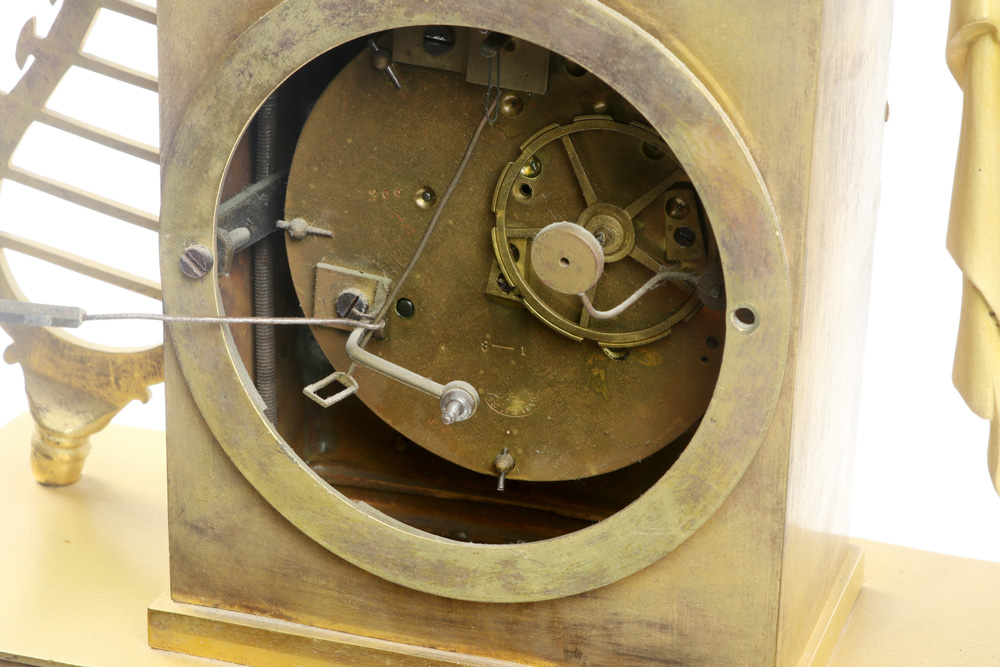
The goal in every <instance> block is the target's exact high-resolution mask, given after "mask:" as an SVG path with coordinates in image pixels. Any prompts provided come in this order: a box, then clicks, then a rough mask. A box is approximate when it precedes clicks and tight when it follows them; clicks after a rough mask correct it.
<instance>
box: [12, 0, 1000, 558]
mask: <svg viewBox="0 0 1000 667" xmlns="http://www.w3.org/2000/svg"><path fill="white" fill-rule="evenodd" d="M61 1H62V0H60V3H59V4H61ZM59 4H57V6H56V8H55V9H58V7H59ZM149 4H155V3H153V2H150V3H149ZM948 10H949V7H948V3H947V2H946V1H944V0H938V1H937V2H920V1H914V0H902V1H901V2H898V3H897V6H896V10H895V20H894V25H893V36H892V52H891V61H890V77H889V102H890V106H891V117H890V120H889V122H888V123H887V125H886V127H885V145H884V156H883V168H882V202H881V208H880V213H879V222H878V231H877V236H876V243H875V260H874V278H873V285H872V295H871V310H870V315H869V334H868V342H867V350H866V353H865V357H864V372H865V375H864V386H863V389H862V394H861V397H860V398H861V420H860V425H859V434H858V445H857V461H856V468H855V491H854V498H853V502H854V518H853V522H852V527H851V532H852V534H854V535H858V536H861V537H866V538H871V539H876V540H881V541H885V542H892V543H898V544H904V545H907V546H913V547H917V548H921V549H928V550H933V551H940V552H945V553H952V554H958V555H965V556H970V557H975V558H983V559H988V560H993V561H1000V531H998V530H997V526H998V525H1000V499H998V498H997V495H996V493H995V492H994V490H993V488H992V485H991V483H990V481H989V476H988V474H987V472H986V441H987V435H988V424H987V423H986V422H984V421H982V420H980V419H978V418H977V417H975V416H974V415H972V414H971V413H970V412H969V411H968V410H967V408H966V407H965V405H964V403H963V402H962V400H961V398H960V397H959V396H958V394H957V392H956V391H955V390H954V388H953V387H952V384H951V363H952V356H953V346H954V342H955V334H956V331H957V322H958V309H959V298H960V288H961V274H960V273H959V271H958V270H957V269H956V268H955V266H954V264H953V262H952V261H951V258H950V257H949V256H948V254H947V252H946V251H945V249H944V239H945V229H946V225H947V219H948V201H949V197H950V191H951V181H952V175H953V169H954V156H955V150H956V146H957V140H958V128H959V122H960V117H961V94H960V91H959V90H958V87H957V85H956V84H955V82H954V81H953V80H952V78H951V76H950V74H949V73H948V71H947V68H946V67H945V62H944V46H945V40H946V37H947V27H948V25H947V24H948ZM53 12H54V9H53V8H52V7H50V5H49V3H48V2H47V0H14V2H11V0H5V2H4V3H3V6H2V7H0V90H9V89H10V87H11V85H12V82H13V81H14V80H16V78H17V76H18V72H17V70H16V68H14V65H13V60H14V59H13V52H14V44H15V42H16V39H17V35H18V33H19V31H20V29H21V26H22V25H23V24H24V22H25V21H26V20H27V19H28V18H29V17H30V16H32V15H33V14H35V13H38V15H39V17H40V23H39V32H40V33H42V32H44V30H45V29H46V27H45V20H44V19H45V18H46V17H51V16H52V15H53ZM114 18H115V17H113V16H111V17H103V18H102V19H101V21H100V22H99V23H98V25H97V26H95V29H94V31H93V33H92V34H91V37H90V39H89V41H88V44H87V47H86V48H87V50H90V51H92V52H94V53H95V54H97V55H102V56H103V57H107V58H110V59H112V60H116V61H119V62H123V63H126V64H129V65H130V66H132V67H135V68H137V69H140V70H143V71H148V72H150V73H155V67H156V61H155V35H154V34H153V31H152V29H151V28H150V27H148V26H143V25H141V24H137V23H135V22H126V24H125V25H121V24H119V23H116V22H115V20H114ZM50 20H51V19H50ZM122 27H125V30H124V31H123V30H121V28H122ZM112 36H113V37H112ZM75 76H76V78H75V79H74V80H73V81H68V80H67V81H66V82H64V84H63V86H62V87H61V89H60V91H58V92H57V95H56V96H55V97H54V98H53V100H52V101H50V106H53V107H55V108H60V109H62V108H66V109H69V108H73V109H74V110H75V111H74V113H75V114H77V115H80V117H81V118H82V119H83V120H87V121H88V122H91V123H94V124H97V125H103V126H105V127H107V128H109V129H113V130H114V131H116V132H119V133H122V134H125V135H127V136H131V137H133V138H136V139H139V140H142V141H145V142H147V143H151V144H154V145H155V144H156V119H155V114H156V111H155V109H156V101H155V96H154V95H152V94H146V93H142V92H141V91H135V90H134V89H133V90H123V89H122V88H123V87H121V86H118V87H115V86H111V87H110V88H108V89H107V90H105V89H103V88H98V87H97V86H98V84H99V82H97V81H95V80H94V79H93V77H92V76H87V75H86V73H80V72H77V73H76V75H75ZM116 88H117V89H116ZM60 105H62V106H60ZM81 110H82V111H81ZM86 114H90V115H89V116H87V117H83V116H85V115H86ZM36 135H37V136H34V135H33V136H32V137H31V145H30V146H29V140H28V139H25V142H24V143H23V144H22V149H20V150H19V152H18V156H17V158H16V160H15V161H16V162H17V163H18V164H20V165H21V166H23V167H25V168H31V169H37V170H38V171H45V172H46V173H50V174H52V175H55V176H60V177H63V178H65V179H66V180H68V181H69V182H71V183H73V184H75V185H79V186H81V187H90V188H91V189H94V190H96V191H98V192H100V193H102V194H107V195H109V196H113V197H117V198H119V199H120V200H121V201H124V202H127V203H131V204H133V205H136V206H139V207H140V208H144V209H146V210H149V211H151V212H156V210H157V209H158V206H159V195H158V192H157V177H156V170H155V167H153V166H152V165H148V164H144V163H141V162H139V161H137V160H125V161H120V159H119V162H118V163H115V162H114V161H112V162H110V163H108V162H104V161H102V160H103V159H104V158H103V157H102V156H99V155H95V154H93V153H88V152H87V150H86V148H85V147H78V146H76V145H75V144H78V143H79V142H73V141H71V140H70V139H69V138H67V137H65V136H62V135H60V134H58V133H53V132H51V131H46V130H45V129H44V128H42V129H40V130H37V132H36ZM90 150H92V149H90ZM54 158H55V159H54ZM53 164H55V166H53ZM97 164H99V165H101V166H100V167H99V168H95V166H94V165H97ZM53 170H54V171H53ZM109 184H110V189H109ZM44 200H45V198H44V197H42V198H39V197H38V196H37V195H33V194H32V193H30V192H28V191H26V189H23V188H18V187H14V186H12V185H11V184H9V183H7V184H5V185H4V190H3V193H2V196H0V228H2V229H4V230H6V231H9V232H11V233H16V234H20V235H22V236H29V237H32V238H37V239H38V240H44V241H46V242H48V243H53V244H55V243H56V241H54V239H59V240H60V241H61V245H62V247H64V248H66V249H70V250H74V251H76V252H81V253H82V252H83V251H81V250H80V249H79V248H80V247H82V244H83V243H84V242H85V241H86V239H87V237H88V236H89V237H90V238H93V236H94V234H95V232H94V230H97V232H96V233H97V235H102V236H103V237H104V238H109V237H110V238H113V239H114V241H113V242H111V243H107V244H103V245H101V246H99V247H97V248H96V249H95V250H88V251H87V252H86V254H88V256H92V257H94V258H95V259H102V258H106V259H111V258H112V257H113V258H114V259H115V260H116V265H117V266H120V267H122V268H127V269H128V270H130V271H133V272H135V273H138V274H140V275H144V276H147V277H150V278H153V279H156V278H157V259H156V257H157V256H156V239H155V235H154V234H152V233H151V232H145V231H143V230H136V229H135V228H132V227H131V226H130V225H126V224H124V223H118V222H116V221H110V220H107V219H103V218H102V217H101V216H96V215H94V214H89V213H83V212H81V211H79V210H67V209H65V208H63V209H60V208H59V205H58V204H54V203H52V202H49V201H44ZM83 230H87V231H86V232H85V233H84V231H83ZM101 253H106V254H105V255H102V254H101ZM107 253H110V254H107ZM123 258H124V261H125V264H124V265H123V264H122V260H123ZM15 259H16V260H18V261H17V263H15V266H14V268H15V270H16V271H17V272H18V273H17V275H18V276H19V278H21V280H22V282H24V283H25V285H26V288H27V291H28V295H29V296H30V297H31V298H32V299H33V300H36V301H46V302H50V303H62V304H73V305H81V306H83V307H84V308H86V309H88V310H89V311H91V312H108V311H109V310H157V309H158V304H156V303H155V302H152V301H150V300H147V299H144V298H141V297H134V296H127V297H126V296H125V295H122V294H121V293H112V294H102V293H101V288H100V287H99V286H98V285H96V284H90V283H88V282H87V281H86V280H81V279H79V278H76V277H73V276H72V274H62V273H59V272H55V273H53V272H52V271H51V269H49V270H47V271H48V272H47V273H44V274H43V275H44V277H45V279H44V280H40V279H38V278H37V275H39V274H38V273H37V272H36V267H34V266H32V264H33V263H32V262H30V261H25V260H23V259H18V258H15ZM85 333H86V334H87V336H88V337H91V338H97V339H98V340H102V341H106V342H113V341H114V340H116V339H117V340H123V341H131V342H133V343H134V342H135V341H136V340H137V339H141V340H144V341H150V342H152V341H155V340H156V337H157V327H156V326H155V325H142V324H139V325H133V324H128V325H120V324H119V325H104V326H103V327H98V326H97V325H95V324H88V325H87V329H86V331H85ZM8 343H9V339H7V338H6V337H5V335H4V334H3V333H2V332H0V346H3V347H5V346H6V345H7V344H8ZM844 362H845V363H854V360H849V359H848V360H844ZM998 370H1000V369H998ZM154 393H155V396H154V399H153V401H151V402H150V403H149V404H147V405H141V404H138V403H133V404H132V405H131V406H129V407H128V408H126V409H125V410H124V411H123V412H122V413H121V415H120V416H119V417H118V418H117V419H116V423H120V424H133V425H140V426H149V427H153V428H162V427H163V402H162V387H156V388H154ZM26 409H27V405H26V401H25V398H24V393H23V389H22V380H21V375H20V370H19V368H18V367H11V366H7V365H6V364H3V363H0V424H2V423H6V422H7V421H9V420H10V419H11V418H13V417H14V416H15V415H17V414H19V413H21V412H24V411H25V410H26ZM0 446H3V447H23V448H24V449H25V470H24V474H30V473H29V472H28V469H27V447H28V443H26V442H25V443H21V442H0ZM845 446H847V443H845ZM92 456H100V452H99V451H96V450H95V452H94V453H93V454H92Z"/></svg>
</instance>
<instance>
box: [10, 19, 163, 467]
mask: <svg viewBox="0 0 1000 667" xmlns="http://www.w3.org/2000/svg"><path fill="white" fill-rule="evenodd" d="M102 8H107V9H113V10H115V11H118V12H121V13H124V14H126V15H129V16H132V17H133V18H136V19H139V20H142V21H147V22H151V23H155V22H156V15H155V11H154V10H152V9H150V8H149V7H145V6H142V5H139V4H136V3H133V2H131V1H130V0H73V1H71V2H65V3H64V4H63V6H62V8H61V9H60V11H59V13H58V14H57V15H56V18H55V21H54V23H53V25H52V27H51V28H50V30H49V33H48V35H47V36H46V37H45V38H44V39H40V38H39V37H38V36H37V35H36V34H35V24H34V19H32V20H31V21H29V22H28V23H27V24H26V25H25V27H24V29H23V30H22V32H21V36H20V39H19V41H18V45H17V59H18V63H19V64H20V65H22V66H23V65H24V63H25V62H26V59H27V57H28V56H29V55H32V56H34V60H33V61H32V63H31V65H30V66H29V68H28V69H27V71H26V72H25V73H24V76H23V77H22V78H21V80H20V81H18V82H17V84H16V85H15V86H14V88H13V89H12V90H11V91H10V93H9V94H3V93H0V119H2V120H0V180H3V179H9V180H12V181H15V182H18V183H21V184H22V185H25V186H27V187H30V188H34V189H37V190H40V191H42V192H46V193H48V194H50V195H53V196H55V197H60V198H62V199H65V200H67V201H70V202H73V203H74V204H77V205H79V206H84V207H87V208H90V209H92V210H95V211H98V212H100V213H103V214H105V215H110V216H113V217H116V218H119V219H120V220H124V221H126V222H129V223H132V224H135V225H138V226H140V227H144V228H147V229H154V230H155V229H156V228H157V218H156V216H155V215H150V214H148V213H146V212H143V211H139V210H136V209H133V208H131V207H128V206H125V205H122V204H119V203H117V202H114V201H111V200H108V199H105V198H103V197H99V196H97V195H94V194H92V193H88V192H84V191H82V190H79V189H76V188H74V187H72V186H69V185H66V184H64V183H59V182H56V181H54V180H52V179H50V178H48V177H46V176H44V175H41V174H35V173H32V172H29V171H25V170H24V169H21V168H19V167H15V166H13V165H12V164H11V158H12V157H13V154H14V151H15V149H16V148H17V146H18V143H19V142H20V141H21V138H22V137H23V136H24V133H25V132H26V131H27V130H28V128H29V126H30V125H31V124H32V122H35V121H39V122H42V123H45V124H47V125H50V126H52V127H56V128H59V129H61V130H64V131H66V132H69V133H71V134H75V135H77V136H79V137H82V138H84V139H88V140H90V141H94V142H97V143H99V144H102V145H104V146H106V147H108V148H112V149H114V150H117V151H121V152H123V153H126V154H129V155H133V156H135V157H138V158H141V159H144V160H148V161H150V162H157V161H158V159H159V156H158V153H157V150H156V149H155V148H153V147H151V146H147V145H144V144H141V143H138V142H135V141H133V140H130V139H127V138H125V137H121V136H119V135H116V134H114V133H112V132H107V131H105V130H102V129H99V128H96V127H93V126H90V125H87V124H86V123H82V122H80V121H77V120H74V119H72V118H69V117H66V116H63V115H61V114H57V113H55V112H53V111H51V110H48V109H46V108H45V102H46V101H47V100H48V98H49V96H50V95H51V94H52V92H53V90H55V87H56V85H57V84H58V83H59V81H60V80H61V78H62V76H63V75H64V74H65V73H66V71H67V70H68V69H69V68H70V67H71V66H77V67H83V68H87V69H90V70H92V71H96V72H99V73H101V74H103V75H105V76H109V77H112V78H116V79H118V80H120V81H123V82H125V83H130V84H132V85H140V86H142V87H144V88H147V89H152V90H155V89H156V81H155V79H150V78H149V77H146V76H145V75H141V74H139V73H137V72H134V71H132V70H129V69H128V68H125V67H122V66H120V65H116V64H114V63H111V62H108V61H105V60H103V59H100V58H96V57H94V56H91V55H88V54H86V53H84V52H83V51H82V48H83V42H84V40H85V39H86V37H87V34H88V32H89V31H90V27H91V25H92V24H93V22H94V21H95V19H96V16H97V14H98V12H99V11H101V10H102ZM2 249H9V250H14V251H17V252H21V253H24V254H27V255H30V256H33V257H36V258H38V259H41V260H43V261H46V262H49V263H51V264H54V265H57V266H62V267H64V268H67V269H70V270H72V271H75V272H77V273H80V274H83V275H87V276H90V277H92V278H95V279H97V280H101V281H104V282H107V283H109V284H112V285H116V286H118V287H122V288H123V289H128V290H131V291H134V292H138V293H140V294H144V295H146V296H149V297H152V298H157V299H158V298H159V296H160V288H159V285H157V284H156V283H154V282H152V281H150V280H146V279H144V278H140V277H138V276H134V275H131V274H128V273H125V272H124V271H121V270H119V269H116V268H114V267H111V266H105V265H102V264H99V263H97V262H94V261H91V260H88V259H86V258H82V257H78V256H76V255H73V254H72V253H69V252H66V251H63V250H59V249H55V248H52V247H49V246H47V245H45V244H42V243H36V242H34V241H29V240H26V239H22V238H19V237H16V236H14V235H12V234H7V233H4V232H0V297H2V298H5V299H18V300H22V301H23V300H25V297H24V295H23V294H22V292H21V290H20V288H19V287H18V285H17V282H16V280H15V277H14V276H13V274H12V272H11V270H10V267H9V266H8V264H7V261H6V258H5V256H4V253H3V252H2ZM4 329H5V330H6V331H7V333H8V334H9V335H10V337H11V338H12V339H13V340H14V344H13V345H12V346H10V347H9V348H8V349H7V351H6V352H5V354H4V359H5V360H6V361H7V362H8V363H20V364H21V367H22V370H23V372H24V380H25V390H26V391H27V394H28V402H29V405H30V408H31V414H32V417H34V419H35V423H36V430H35V433H34V435H33V437H32V454H31V464H32V469H33V471H34V473H35V478H36V479H37V480H38V481H39V482H42V483H43V484H70V483H72V482H75V481H76V480H77V479H78V478H79V477H80V472H81V470H82V468H83V464H84V462H85V460H86V456H87V453H88V452H89V451H90V443H89V436H90V435H91V434H92V433H95V432H96V431H98V430H100V429H101V428H103V427H104V426H105V425H107V423H108V421H110V420H111V418H112V417H113V416H114V415H115V414H117V413H118V411H119V410H121V409H122V408H123V407H124V406H125V405H126V404H128V403H129V402H130V401H132V400H135V399H138V400H141V401H146V400H148V399H149V389H148V387H149V385H152V384H156V383H158V382H162V381H163V348H162V346H159V345H157V346H154V347H151V348H147V349H142V350H138V349H136V350H130V349H112V348H108V347H104V346H100V345H94V344H92V343H88V342H85V341H83V340H80V339H78V338H76V337H74V336H71V335H69V334H67V333H64V332H63V331H61V330H58V329H39V328H30V327H16V326H5V327H4Z"/></svg>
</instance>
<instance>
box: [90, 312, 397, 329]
mask: <svg viewBox="0 0 1000 667" xmlns="http://www.w3.org/2000/svg"><path fill="white" fill-rule="evenodd" d="M99 320H157V321H159V322H185V323H195V324H270V325H291V324H300V325H302V324H308V325H312V326H348V327H352V328H354V329H367V330H369V331H375V330H378V329H381V328H382V327H384V326H385V323H384V322H379V323H378V324H375V323H372V322H359V321H358V320H354V319H348V318H346V317H336V318H322V317H212V316H205V317H201V316H197V315H165V314H162V313H97V314H90V313H86V314H84V316H83V321H84V322H90V321H99Z"/></svg>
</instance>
